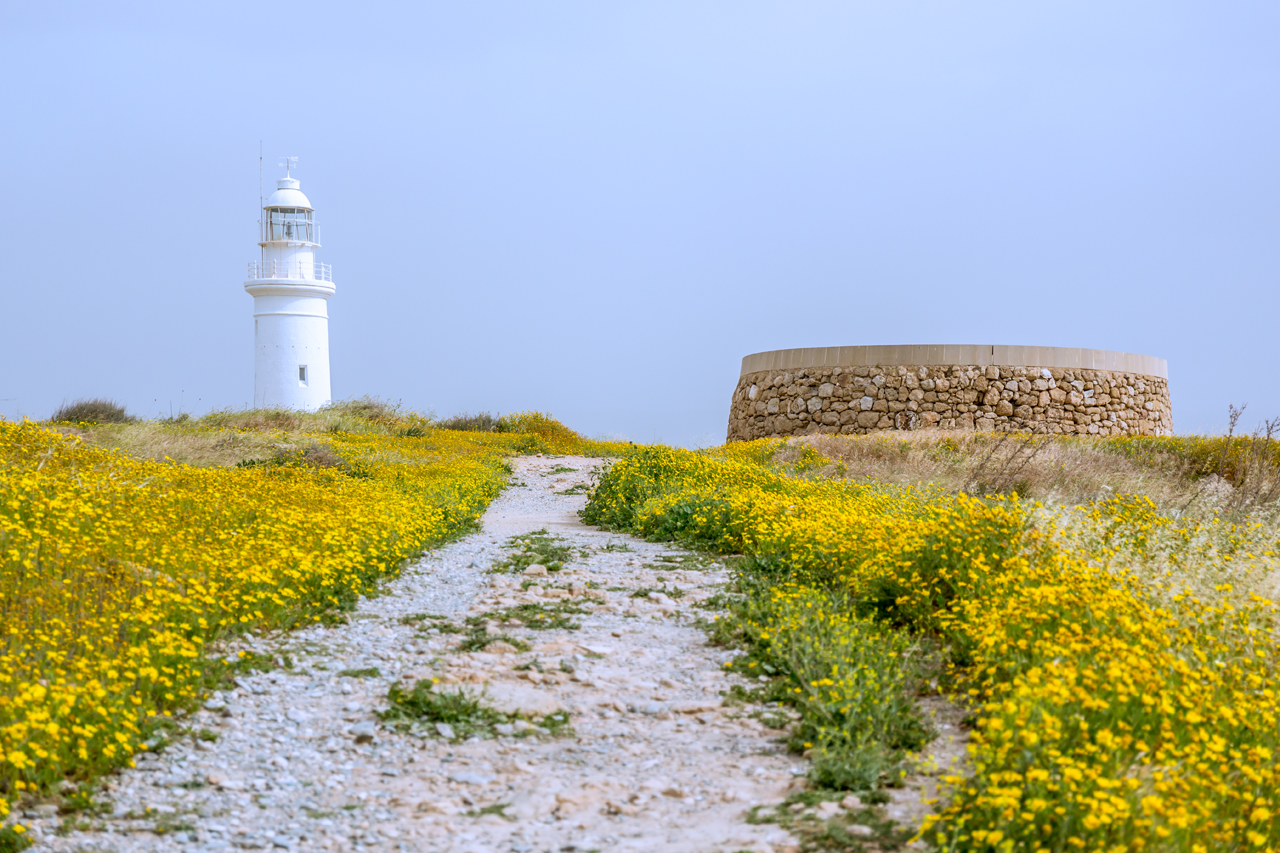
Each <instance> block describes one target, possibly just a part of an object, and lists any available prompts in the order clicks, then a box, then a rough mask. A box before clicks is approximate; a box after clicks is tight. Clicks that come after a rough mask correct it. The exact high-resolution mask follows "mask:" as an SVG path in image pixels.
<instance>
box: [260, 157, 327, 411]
mask: <svg viewBox="0 0 1280 853" xmlns="http://www.w3.org/2000/svg"><path fill="white" fill-rule="evenodd" d="M297 159H298V158H296V157H289V158H287V159H285V160H284V161H283V162H281V164H280V165H282V166H284V167H285V177H283V178H281V179H280V180H278V181H276V191H275V192H273V193H272V194H271V197H270V198H268V199H267V201H266V204H264V205H263V210H262V221H261V231H260V233H259V235H258V245H259V246H261V247H262V257H261V259H260V260H258V261H255V262H251V263H250V264H249V280H248V281H246V282H245V284H244V289H245V290H247V291H248V292H249V294H250V295H251V296H253V405H254V408H270V409H302V410H304V411H315V410H316V409H318V408H320V407H321V406H323V405H324V404H325V403H328V402H329V400H330V394H329V311H328V305H327V303H328V299H329V297H330V296H332V295H333V293H334V286H333V276H332V274H331V272H330V268H329V265H328V264H322V263H318V262H317V261H316V256H315V252H316V249H319V248H320V227H319V226H318V225H317V224H316V223H315V221H314V218H313V213H314V211H313V210H312V208H311V202H310V201H308V200H307V197H306V196H305V195H303V194H302V190H300V189H299V188H298V186H299V185H298V180H297V178H294V177H293V176H292V174H291V172H292V168H293V166H294V164H295V163H296V162H297Z"/></svg>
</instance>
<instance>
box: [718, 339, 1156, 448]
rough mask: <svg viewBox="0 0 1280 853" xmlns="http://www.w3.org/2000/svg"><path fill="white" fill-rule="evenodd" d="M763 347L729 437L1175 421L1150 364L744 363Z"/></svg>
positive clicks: (1127, 431)
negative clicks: (1147, 368) (1146, 367)
mask: <svg viewBox="0 0 1280 853" xmlns="http://www.w3.org/2000/svg"><path fill="white" fill-rule="evenodd" d="M984 351H985V350H984ZM993 351H994V348H993ZM788 352H801V351H788ZM1063 352H1068V351H1067V350H1063ZM1072 352H1075V351H1072ZM1080 352H1087V351H1080ZM764 355H769V354H767V353H766V354H757V355H756V356H748V358H747V359H744V373H743V375H742V377H741V379H739V381H738V387H737V388H736V389H734V392H733V402H732V405H731V406H730V409H729V441H748V440H750V439H753V438H768V437H775V436H788V435H804V434H808V433H841V434H845V435H849V434H857V433H868V432H877V431H880V430H892V429H919V428H921V427H934V428H942V429H977V430H1004V431H1020V432H1037V433H1053V434H1081V435H1168V434H1169V433H1171V432H1172V430H1173V413H1172V409H1171V408H1170V405H1169V383H1168V381H1167V380H1166V379H1165V378H1163V377H1160V376H1152V375H1148V374H1144V373H1132V372H1123V371H1116V370H1096V369H1084V368H1078V367H1076V368H1062V367H1025V366H1010V365H998V364H985V365H984V364H897V365H868V366H849V367H838V366H837V367H831V366H810V367H794V368H790V367H789V368H781V367H780V368H776V369H771V370H757V371H753V372H750V373H747V372H745V370H746V368H747V366H748V361H749V360H752V359H754V360H755V361H754V363H757V364H758V363H760V356H764ZM1122 355H1123V354H1122ZM1132 358H1144V357H1132ZM1159 363H1160V364H1161V365H1163V362H1159Z"/></svg>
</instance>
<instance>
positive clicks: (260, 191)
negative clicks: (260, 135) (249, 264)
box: [258, 139, 266, 261]
mask: <svg viewBox="0 0 1280 853" xmlns="http://www.w3.org/2000/svg"><path fill="white" fill-rule="evenodd" d="M265 233H266V229H264V228H263V227H262V140H261V139H259V140H258V242H259V243H261V242H262V235H263V234H265ZM259 254H260V255H262V257H261V260H264V261H265V260H266V254H265V250H262V251H260V252H259Z"/></svg>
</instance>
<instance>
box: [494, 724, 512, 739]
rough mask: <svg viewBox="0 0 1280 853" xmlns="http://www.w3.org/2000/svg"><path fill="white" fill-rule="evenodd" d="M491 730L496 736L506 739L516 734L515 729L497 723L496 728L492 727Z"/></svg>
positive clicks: (508, 725)
mask: <svg viewBox="0 0 1280 853" xmlns="http://www.w3.org/2000/svg"><path fill="white" fill-rule="evenodd" d="M493 730H494V731H495V732H497V733H498V734H500V735H506V736H507V737H510V736H511V735H513V734H515V733H516V727H515V726H513V725H511V724H510V723H498V724H497V725H496V726H494V727H493Z"/></svg>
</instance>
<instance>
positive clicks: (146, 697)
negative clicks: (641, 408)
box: [0, 413, 619, 845]
mask: <svg viewBox="0 0 1280 853" xmlns="http://www.w3.org/2000/svg"><path fill="white" fill-rule="evenodd" d="M514 419H515V422H516V423H517V425H518V426H521V427H523V428H524V430H523V431H520V432H516V431H510V430H509V431H507V432H502V433H475V432H455V431H449V430H436V429H430V428H423V427H421V426H420V425H418V426H413V427H412V428H387V427H386V425H382V426H379V425H378V424H376V423H372V424H371V425H369V428H368V429H367V430H365V431H363V432H343V431H338V432H326V433H324V434H323V435H313V436H307V437H306V441H307V447H306V448H305V452H304V451H302V450H300V451H297V452H295V453H293V454H292V455H289V454H285V453H283V452H282V453H281V454H280V455H278V456H277V457H275V458H271V459H265V460H262V459H258V460H248V461H246V462H244V463H242V464H241V465H239V466H236V467H227V466H224V467H203V468H202V467H194V466H191V465H185V464H178V463H174V462H171V461H160V462H157V461H147V460H140V459H137V458H132V457H130V456H127V455H125V454H123V453H120V452H116V451H113V450H108V449H101V448H95V447H92V446H90V445H89V444H87V443H86V442H85V441H84V440H82V439H81V438H79V437H76V436H75V435H70V436H68V435H64V434H63V433H62V432H59V431H55V430H53V429H49V428H45V427H42V426H40V425H37V424H34V423H31V422H23V423H20V424H17V423H10V422H4V421H0V822H3V818H4V816H5V814H7V812H8V810H9V807H10V804H11V803H12V802H13V801H14V800H15V799H16V798H18V797H20V796H23V795H24V793H30V794H36V793H40V792H44V791H49V790H51V789H52V788H53V787H54V786H56V785H57V784H59V783H61V782H63V781H65V780H71V781H73V782H79V781H84V780H88V779H92V778H93V777H95V776H96V775H99V774H101V773H103V772H105V771H108V770H110V769H112V768H114V767H117V766H120V765H121V764H126V763H128V762H129V761H130V756H131V755H132V754H133V753H135V752H136V751H138V750H139V749H140V748H143V744H144V742H145V741H146V739H147V738H148V737H149V736H150V734H151V733H152V732H153V731H154V729H155V727H156V724H157V721H163V720H165V719H166V718H168V717H169V716H170V715H171V714H172V713H174V712H175V711H179V710H181V709H183V708H186V707H190V706H192V705H193V704H195V703H196V702H198V701H200V698H201V694H202V691H203V690H205V689H206V688H207V686H208V684H209V681H210V678H211V677H212V675H213V674H214V673H215V672H216V669H217V667H218V665H219V664H218V662H217V660H216V658H214V657H212V656H210V655H207V654H206V649H207V648H208V647H209V645H210V643H211V642H212V641H215V640H217V639H218V638H219V637H222V636H226V635H228V634H232V633H235V632H238V631H244V630H249V629H287V628H290V627H293V626H296V625H299V624H305V623H310V622H315V621H319V620H324V619H329V618H332V617H333V616H334V614H337V613H338V612H340V611H342V610H344V609H350V608H351V607H352V606H354V603H355V601H356V600H357V599H358V598H359V596H361V595H362V594H365V593H368V592H370V591H371V590H372V589H373V588H374V587H375V586H376V584H378V583H379V581H381V580H383V579H385V578H387V577H390V576H392V575H394V573H395V572H396V571H398V568H399V566H400V565H401V564H402V562H403V561H404V560H405V559H406V558H410V557H413V556H415V555H416V554H418V553H420V552H421V551H422V550H423V549H425V548H428V547H431V546H433V545H435V544H438V543H440V542H442V541H444V540H446V539H448V538H450V537H452V536H455V535H457V534H459V533H461V532H464V531H465V530H467V529H468V528H469V527H470V526H471V525H472V524H473V523H474V522H475V520H476V519H477V518H478V516H479V515H480V514H481V513H482V512H483V510H484V508H485V507H486V506H487V505H488V504H489V502H490V501H491V500H492V499H493V498H494V497H495V496H496V495H497V494H498V492H499V491H500V490H501V489H502V488H503V485H504V482H505V479H506V477H507V474H508V472H509V468H508V466H507V465H506V463H505V462H504V457H506V456H508V455H510V454H512V453H515V452H529V451H532V450H535V449H538V450H542V449H546V450H551V449H555V450H558V451H559V452H565V451H566V450H578V451H579V452H595V453H599V452H615V451H617V450H618V449H619V448H617V447H613V446H605V445H601V444H600V443H592V442H586V441H584V440H583V439H581V438H580V437H579V436H577V435H576V434H575V433H572V432H571V431H569V430H567V429H565V428H564V427H563V426H561V425H559V424H558V423H556V422H555V421H554V420H552V419H550V418H549V417H547V416H543V415H538V414H537V413H527V414H524V415H520V416H514ZM521 419H522V420H521ZM391 426H392V427H397V425H396V424H392V425H391ZM399 427H403V425H399ZM166 430H167V431H168V432H169V433H173V434H174V435H177V436H178V437H179V438H181V437H182V436H181V435H180V434H183V433H184V431H185V433H186V434H187V438H188V439H189V440H191V441H195V440H200V441H204V442H205V443H206V444H207V443H209V442H210V441H215V442H221V441H223V438H219V436H225V437H226V440H227V441H229V440H231V438H234V430H226V429H220V428H215V427H209V426H207V425H204V426H201V425H198V424H197V425H194V426H190V427H186V426H181V425H179V426H173V427H172V428H166ZM397 433H398V434H397ZM289 438H290V437H289V436H281V435H277V439H278V440H280V441H285V440H288V439H289ZM292 438H293V439H296V438H297V436H293V437H292ZM4 831H5V832H6V833H8V834H9V835H10V836H15V834H18V835H20V833H21V828H20V827H16V826H15V827H10V828H9V829H7V830H4ZM10 840H11V841H14V840H17V839H16V837H15V838H11V839H10ZM2 843H3V839H0V845H2Z"/></svg>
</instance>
